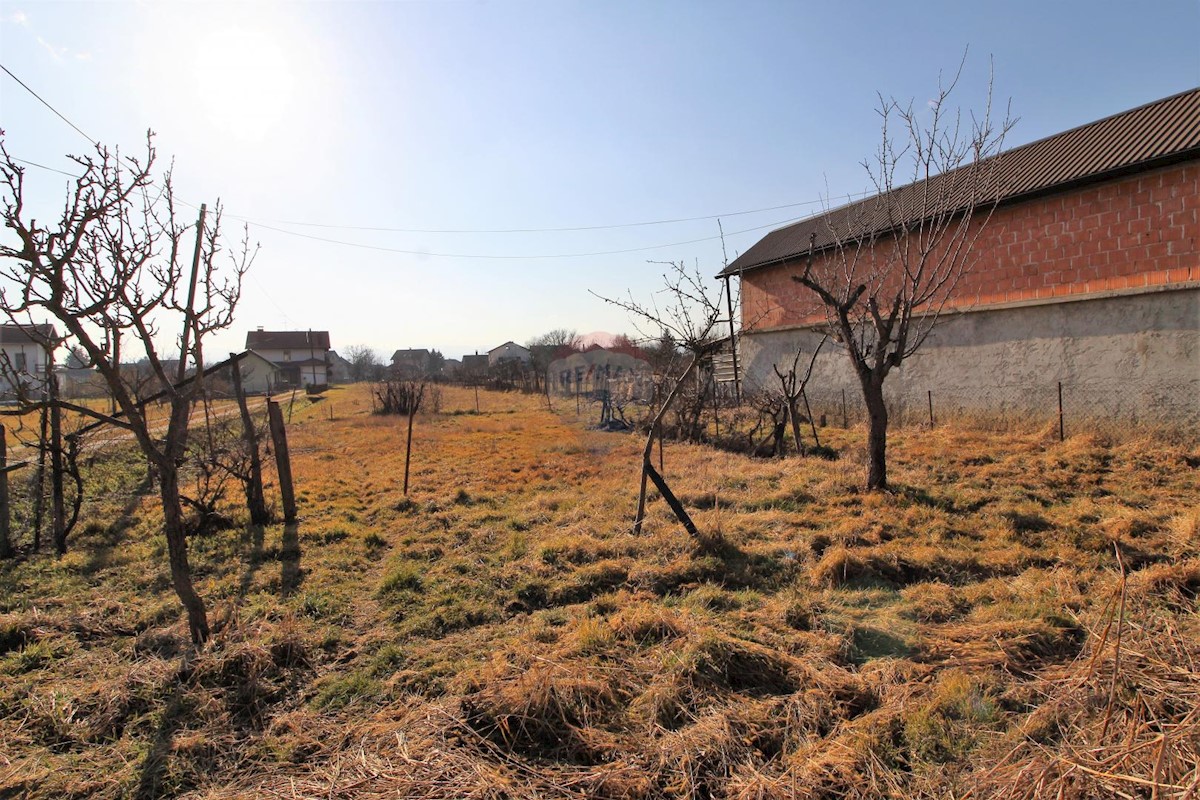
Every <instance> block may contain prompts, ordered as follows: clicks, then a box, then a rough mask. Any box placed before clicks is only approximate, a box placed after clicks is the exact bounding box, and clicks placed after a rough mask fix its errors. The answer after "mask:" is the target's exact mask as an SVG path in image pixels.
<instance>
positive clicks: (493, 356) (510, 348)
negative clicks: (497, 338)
mask: <svg viewBox="0 0 1200 800" xmlns="http://www.w3.org/2000/svg"><path fill="white" fill-rule="evenodd" d="M532 360H533V354H532V353H530V352H529V348H528V347H522V346H521V345H519V344H517V343H516V342H505V343H504V344H502V345H500V346H499V347H493V348H492V349H491V350H488V366H489V367H494V366H496V365H497V364H499V363H500V362H501V361H519V362H521V363H522V364H528V363H529V362H530V361H532Z"/></svg>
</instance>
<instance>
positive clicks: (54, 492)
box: [46, 372, 67, 556]
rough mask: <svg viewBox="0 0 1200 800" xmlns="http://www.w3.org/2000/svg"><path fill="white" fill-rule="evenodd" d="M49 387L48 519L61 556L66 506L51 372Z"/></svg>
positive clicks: (59, 414) (64, 544)
mask: <svg viewBox="0 0 1200 800" xmlns="http://www.w3.org/2000/svg"><path fill="white" fill-rule="evenodd" d="M46 383H47V386H48V387H49V389H50V403H51V405H50V503H51V505H50V520H51V526H52V528H53V529H54V550H55V551H56V552H57V553H58V554H59V555H60V556H61V555H65V554H66V552H67V506H66V500H65V499H64V495H63V474H64V473H65V472H66V468H65V467H64V466H63V439H62V409H61V408H59V406H58V378H56V377H55V376H54V373H53V372H51V373H50V374H49V375H47V376H46Z"/></svg>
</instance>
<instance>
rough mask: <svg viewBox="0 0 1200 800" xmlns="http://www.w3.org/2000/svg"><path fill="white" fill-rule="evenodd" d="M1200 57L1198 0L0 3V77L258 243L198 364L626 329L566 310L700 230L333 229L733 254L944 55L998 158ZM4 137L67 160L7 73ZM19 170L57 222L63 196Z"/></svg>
mask: <svg viewBox="0 0 1200 800" xmlns="http://www.w3.org/2000/svg"><path fill="white" fill-rule="evenodd" d="M1198 41H1200V3H1198V2H1197V0H1155V2H1149V3H1130V2H1111V1H1109V0H1101V1H1100V2H1097V1H1096V0H1091V1H1089V2H1053V1H1052V0H1041V2H1024V1H1018V2H1004V3H970V2H962V0H958V2H915V1H914V2H908V3H903V4H900V3H893V2H839V3H829V2H821V3H806V2H696V1H691V2H683V1H680V2H654V1H653V0H649V1H648V0H638V1H637V2H610V1H609V0H605V2H591V3H582V2H550V1H549V0H546V1H545V2H403V3H401V2H392V3H383V2H380V3H350V2H338V3H335V2H326V3H292V2H289V3H281V4H272V3H261V2H252V3H237V4H219V3H188V4H184V3H155V2H138V3H133V2H109V3H98V2H89V3H49V2H23V1H22V0H3V2H0V62H2V63H3V64H4V65H5V66H6V67H8V68H9V69H10V70H12V71H13V72H14V73H15V74H16V75H17V76H19V77H20V78H21V79H22V80H24V81H25V82H26V83H27V84H29V86H30V87H31V88H33V89H34V90H35V91H37V92H38V93H39V94H41V95H42V97H44V98H45V99H46V100H47V101H49V102H50V103H51V104H52V105H53V106H55V107H56V108H57V109H58V110H59V111H60V112H62V113H63V114H64V115H65V116H66V117H68V118H69V119H70V120H71V121H72V122H73V123H75V124H76V125H78V126H79V127H80V128H82V129H83V130H84V131H85V132H86V133H87V134H88V135H89V136H91V137H93V138H96V139H98V140H100V141H102V142H104V143H107V144H118V145H121V146H122V148H125V149H130V148H135V147H137V145H138V142H139V140H140V138H141V137H142V136H143V135H144V132H145V130H146V129H147V128H153V129H154V130H155V131H156V132H157V134H158V138H157V144H158V148H159V151H160V154H161V155H162V156H164V157H168V158H169V157H174V158H175V161H176V182H177V189H178V192H179V194H180V195H181V197H183V198H184V199H186V200H188V201H189V202H193V203H196V204H198V203H199V202H201V201H205V202H208V203H209V204H210V205H211V204H212V202H213V201H215V200H216V199H217V198H218V197H219V198H220V199H221V200H222V201H223V202H224V203H225V206H226V209H227V212H228V214H229V217H228V218H227V221H229V222H234V221H235V220H234V217H238V218H244V219H246V220H250V221H251V222H252V223H256V224H252V227H251V236H252V237H253V238H254V239H255V240H257V241H259V242H260V243H261V245H262V251H261V253H260V255H259V258H258V261H257V262H256V264H255V266H254V269H253V271H252V275H251V277H250V278H249V280H248V281H247V283H246V285H245V291H244V296H243V301H242V304H241V307H240V310H239V313H238V315H237V320H238V324H237V327H236V329H235V331H234V332H232V333H230V334H228V335H226V336H224V337H222V338H221V339H219V340H217V341H216V342H214V343H213V345H212V349H210V350H209V352H210V353H213V352H217V353H220V352H225V351H227V350H229V349H240V347H241V346H242V344H243V343H244V337H245V332H246V331H247V330H249V329H252V328H253V327H256V326H259V325H261V326H264V327H266V328H268V329H287V328H296V329H305V328H313V329H321V330H329V331H330V335H331V337H332V340H333V344H334V347H335V348H341V349H343V350H344V349H345V348H346V346H348V345H351V344H367V345H370V346H372V347H375V348H376V349H378V350H379V351H380V352H381V354H382V355H384V356H385V357H386V356H389V355H390V353H391V351H392V350H394V349H396V348H407V347H437V348H440V349H441V350H442V351H443V352H444V353H446V355H448V356H459V355H461V354H462V353H464V352H473V351H475V350H476V349H479V350H486V349H488V348H490V347H493V346H495V345H497V344H500V343H502V342H504V341H505V340H508V339H512V340H515V341H518V342H523V341H525V340H526V339H528V338H530V337H532V336H535V335H537V334H539V333H542V332H544V331H546V330H549V329H551V328H559V327H562V328H573V329H576V330H578V331H579V332H581V333H586V332H589V331H594V330H607V331H612V332H620V331H631V327H630V325H629V323H628V320H627V318H626V316H625V315H624V314H623V313H622V312H620V311H618V310H615V309H612V308H610V307H606V306H605V305H604V304H603V303H602V302H601V301H599V300H597V299H596V298H595V297H593V296H592V295H591V294H589V290H593V291H595V292H597V293H600V294H603V295H610V296H613V295H622V294H624V293H626V292H627V291H631V292H632V293H633V294H634V296H636V297H639V298H648V297H649V296H650V295H651V293H652V292H654V291H655V289H656V288H658V287H659V286H660V285H661V278H660V275H661V271H662V270H661V268H660V267H658V266H656V265H654V264H650V263H647V262H648V261H649V260H676V261H678V260H682V261H686V262H687V263H688V264H689V265H692V264H698V265H699V266H700V268H701V270H702V271H703V272H704V274H706V275H711V274H715V273H716V272H717V271H718V270H719V269H720V268H721V247H720V243H719V242H717V241H715V240H714V239H713V238H712V237H715V236H716V234H717V222H716V220H715V219H707V220H699V221H693V222H686V223H672V224H658V225H644V226H637V227H624V228H610V229H604V230H589V231H576V232H562V231H560V232H545V231H542V232H531V233H507V234H496V233H492V234H488V233H463V232H459V233H411V232H409V233H405V232H388V231H364V230H354V229H352V227H355V226H356V227H374V228H401V229H407V230H414V229H419V230H427V231H435V230H437V231H444V230H455V231H484V230H489V231H490V230H506V229H517V228H519V229H529V228H538V229H545V228H564V227H585V226H605V225H621V224H625V223H638V222H649V221H659V220H672V219H678V218H682V217H700V216H709V215H718V214H723V215H727V216H724V217H723V220H722V221H723V224H724V228H725V231H726V233H727V234H728V235H727V237H726V244H727V247H728V249H729V253H730V257H731V258H732V257H733V255H734V254H736V253H737V252H739V251H742V250H745V249H746V248H748V247H749V246H750V245H751V244H753V243H754V242H755V241H756V240H757V239H758V238H759V237H760V236H762V235H763V234H764V233H765V232H766V231H767V230H769V229H770V228H771V227H776V226H777V225H778V224H781V223H783V222H784V221H788V220H791V219H794V218H797V217H801V216H805V215H807V214H809V213H811V212H812V211H814V210H816V209H818V208H819V206H818V205H809V206H795V207H792V208H785V209H778V210H774V211H762V212H759V213H753V214H741V215H733V214H732V212H740V211H746V210H752V209H764V208H768V207H773V206H783V205H788V204H796V203H805V202H814V201H819V200H820V198H821V197H822V196H824V195H826V194H829V195H832V196H833V198H834V199H833V200H832V202H835V203H836V202H837V200H836V198H837V196H838V195H842V196H844V195H845V194H847V193H851V192H860V191H862V190H863V189H865V188H866V186H867V179H866V176H865V173H864V171H863V169H862V167H861V162H862V160H863V159H864V158H868V157H869V156H870V155H871V153H872V152H873V151H874V149H875V147H876V146H877V144H878V137H879V130H878V122H877V118H876V115H875V108H876V106H877V98H876V95H877V93H878V92H882V93H884V94H885V95H895V96H897V97H899V98H912V99H913V100H914V101H915V102H916V103H918V104H920V103H923V102H924V101H925V99H927V98H928V97H930V96H931V95H932V94H933V92H934V91H935V89H936V86H937V80H938V73H939V71H940V70H950V71H953V69H954V68H955V67H956V66H957V64H958V62H959V60H960V58H961V56H962V53H963V50H964V48H966V47H968V46H969V47H970V53H969V55H968V58H967V63H966V68H965V74H964V80H963V84H962V86H961V91H960V92H959V93H958V94H957V95H956V100H957V101H958V103H959V104H961V105H963V106H964V107H976V106H978V105H979V104H980V103H982V100H983V96H984V94H983V89H984V87H985V85H986V81H987V74H988V69H989V58H990V59H991V60H992V62H993V63H994V68H995V76H996V77H995V94H996V95H997V97H998V98H999V99H1000V100H1001V101H1002V102H1003V101H1008V100H1009V99H1011V105H1012V111H1013V114H1014V115H1015V116H1017V117H1019V118H1020V121H1019V123H1018V124H1017V126H1016V127H1015V129H1014V131H1013V133H1012V134H1011V135H1010V137H1009V140H1008V143H1009V144H1010V145H1015V144H1020V143H1023V142H1027V141H1032V140H1034V139H1038V138H1041V137H1043V136H1047V135H1050V134H1053V133H1056V132H1059V131H1061V130H1064V129H1066V128H1069V127H1073V126H1075V125H1080V124H1083V123H1086V122H1090V121H1092V120H1094V119H1098V118H1101V117H1104V116H1108V115H1109V114H1113V113H1116V112H1119V111H1122V110H1125V109H1128V108H1131V107H1134V106H1137V105H1141V104H1142V103H1146V102H1149V101H1151V100H1155V99H1158V98H1160V97H1165V96H1167V95H1169V94H1173V93H1175V92H1179V91H1182V90H1184V89H1187V88H1190V87H1193V86H1196V85H1198V84H1200V47H1198V46H1197V42H1198ZM0 127H2V128H3V129H4V130H5V131H6V141H7V144H8V147H9V150H10V152H12V153H13V154H14V155H15V156H17V157H20V158H25V159H28V160H30V161H35V162H38V163H40V164H44V165H47V166H52V167H56V168H60V169H66V168H68V167H69V163H68V162H66V160H65V159H64V154H65V153H69V152H81V151H83V150H85V149H86V148H87V147H88V145H87V142H86V141H85V140H84V139H83V138H82V137H81V136H80V135H79V134H78V133H76V132H75V131H74V130H72V129H71V128H70V127H68V125H67V124H66V123H64V122H63V121H62V120H61V119H59V118H58V117H56V116H55V115H54V114H52V113H51V112H50V111H48V110H47V109H46V108H45V107H44V106H42V105H41V104H40V103H38V102H37V101H36V100H34V99H33V98H32V97H30V96H29V95H28V94H27V93H26V91H25V90H24V89H22V88H21V87H20V86H19V85H17V84H16V83H15V82H14V81H13V80H12V79H10V78H9V77H8V76H7V75H3V74H0ZM29 180H30V182H32V183H36V184H38V187H39V188H38V193H37V196H36V197H37V199H38V201H39V202H42V203H46V204H47V205H46V206H45V208H47V209H49V210H53V208H54V205H53V204H54V203H56V202H58V201H59V200H60V198H61V195H62V192H63V190H64V189H65V185H66V181H67V179H66V178H65V177H63V176H61V175H57V174H55V173H52V172H45V171H42V170H37V169H31V170H30V175H29ZM295 223H307V225H300V224H295ZM263 225H269V226H271V227H272V228H278V229H281V230H286V231H291V232H292V233H291V234H288V233H282V232H277V231H275V230H271V229H270V228H267V227H263ZM315 225H328V226H351V227H315ZM748 229H757V230H748ZM743 231H744V232H743ZM295 234H305V235H307V236H315V237H320V238H323V239H333V240H337V241H338V242H344V243H353V244H357V245H365V246H369V247H373V248H384V249H368V247H356V246H352V244H335V243H330V242H324V241H318V240H316V239H306V238H303V237H301V236H298V235H295ZM0 235H2V234H0ZM692 240H707V241H697V242H693V241H692ZM685 242H686V243H685ZM657 245H672V246H665V247H655V246H657ZM635 248H638V251H637V252H626V253H614V254H609V255H595V256H587V257H576V258H560V257H544V258H533V257H535V256H559V255H562V254H578V253H597V252H609V251H618V250H632V249H635ZM649 248H653V249H649ZM389 250H391V251H410V252H408V253H404V252H389ZM441 254H458V255H465V256H470V257H445V256H444V255H441ZM480 256H517V257H518V258H481V257H480Z"/></svg>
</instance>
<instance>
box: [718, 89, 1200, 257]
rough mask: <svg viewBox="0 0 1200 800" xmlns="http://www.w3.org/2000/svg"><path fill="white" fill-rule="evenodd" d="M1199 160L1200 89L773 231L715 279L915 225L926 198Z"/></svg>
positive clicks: (1032, 188) (1069, 183) (1036, 189)
mask: <svg viewBox="0 0 1200 800" xmlns="http://www.w3.org/2000/svg"><path fill="white" fill-rule="evenodd" d="M1197 157H1200V88H1196V89H1190V90H1188V91H1186V92H1181V93H1180V94H1177V95H1173V96H1171V97H1167V98H1164V99H1162V100H1157V101H1155V102H1153V103H1148V104H1146V105H1144V106H1140V107H1138V108H1135V109H1132V110H1130V111H1125V112H1122V113H1120V114H1114V115H1113V116H1111V117H1106V118H1105V119H1102V120H1097V121H1096V122H1092V123H1089V124H1087V125H1083V126H1082V127H1079V128H1073V129H1072V130H1069V131H1065V132H1063V133H1059V134H1056V135H1054V136H1049V137H1047V138H1045V139H1040V140H1038V141H1036V142H1031V143H1030V144H1026V145H1022V146H1021V147H1016V148H1013V149H1012V150H1008V151H1006V152H1004V153H1001V154H1000V155H998V156H993V157H992V158H990V159H986V160H984V161H982V162H980V163H979V164H977V165H967V166H963V167H960V168H958V169H955V170H951V171H949V172H945V173H943V174H941V175H936V176H934V177H933V178H930V179H929V180H928V181H918V182H916V183H912V184H908V185H907V186H902V187H900V188H898V189H895V190H893V191H892V192H890V193H888V194H886V195H876V196H874V197H869V198H867V199H866V200H861V201H859V202H857V203H851V204H850V205H846V206H842V207H840V208H836V209H833V210H832V211H829V212H826V213H823V214H819V215H817V216H815V217H811V218H809V219H806V220H802V221H800V222H796V223H793V224H791V225H788V226H787V227H785V228H779V229H778V230H774V231H771V232H770V233H768V234H767V235H766V236H764V237H763V238H762V239H761V240H759V242H758V243H757V244H755V245H754V246H753V247H751V248H750V249H749V250H747V251H746V252H745V253H743V254H742V255H740V256H739V257H738V258H736V259H735V260H734V261H733V263H731V264H730V265H729V266H728V267H726V268H725V269H724V270H722V272H721V275H735V274H737V273H739V272H745V271H746V270H751V269H756V268H758V267H764V266H768V265H770V264H777V263H780V262H782V261H787V260H790V259H792V258H796V257H798V256H801V255H803V254H804V253H807V252H808V249H809V242H810V240H811V241H812V243H813V246H814V248H815V249H816V250H822V249H824V248H827V247H831V246H833V245H834V244H836V241H837V238H839V237H840V238H841V239H842V240H843V241H845V240H846V239H854V238H857V237H862V236H867V235H871V234H879V233H885V232H887V231H890V230H894V229H896V228H897V227H899V225H901V224H904V223H914V222H917V221H918V219H917V218H918V216H919V214H918V212H917V209H930V208H931V204H930V203H928V202H922V200H921V198H922V197H923V196H925V194H926V193H927V192H928V193H929V195H930V196H932V197H933V198H936V200H935V202H934V203H933V204H932V208H933V209H934V210H936V209H939V208H947V209H951V210H955V209H961V208H964V207H966V206H967V205H968V203H967V202H966V201H967V200H968V199H969V193H970V192H971V191H972V187H977V186H978V185H979V184H980V183H982V184H984V189H985V190H986V191H987V192H988V200H989V202H990V199H991V198H992V197H998V198H999V201H1000V202H1001V203H1013V202H1018V201H1020V200H1026V199H1029V198H1031V197H1036V196H1038V195H1044V194H1050V193H1053V192H1059V191H1065V190H1067V189H1071V188H1074V187H1076V186H1081V185H1085V184H1088V183H1095V182H1097V181H1101V180H1107V179H1109V178H1114V177H1119V176H1121V175H1126V174H1129V173H1133V172H1138V171H1143V170H1149V169H1154V168H1156V167H1160V166H1165V165H1167V164H1171V163H1174V162H1178V161H1184V160H1188V159H1192V158H1197ZM976 176H980V179H979V180H976ZM976 191H978V189H976ZM993 193H994V194H993ZM835 231H836V232H837V235H835V233H834V232H835ZM814 235H815V238H813V237H814Z"/></svg>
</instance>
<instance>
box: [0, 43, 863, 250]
mask: <svg viewBox="0 0 1200 800" xmlns="http://www.w3.org/2000/svg"><path fill="white" fill-rule="evenodd" d="M0 69H3V70H4V71H5V72H6V73H7V74H8V76H9V77H10V78H12V79H13V80H14V81H16V82H17V83H19V84H20V85H21V87H22V88H23V89H25V91H27V92H29V93H30V94H31V95H33V96H34V97H35V98H37V99H38V101H39V102H41V104H42V105H44V106H45V107H46V108H48V109H50V111H52V112H54V114H55V115H56V116H57V117H58V118H59V119H61V120H62V121H63V122H65V123H67V124H68V125H70V126H71V127H72V128H73V129H74V130H75V131H76V132H77V133H79V135H80V136H82V137H83V138H85V139H87V140H88V141H89V142H91V143H92V145H94V146H96V147H99V146H100V145H99V143H98V142H97V141H96V140H95V139H93V138H92V137H90V136H88V135H87V134H86V133H84V132H83V130H82V129H81V128H80V127H79V126H78V125H76V124H75V123H74V122H71V120H69V119H67V117H66V116H64V115H63V114H62V113H61V112H60V111H59V110H58V109H56V108H55V107H54V106H52V105H50V103H48V102H46V100H45V99H43V98H42V96H41V95H39V94H38V93H37V92H35V91H34V90H33V89H31V88H30V87H29V86H28V85H27V84H26V83H25V82H24V81H22V80H21V79H20V78H18V77H17V76H16V75H14V74H13V73H12V71H11V70H10V69H9V68H8V67H6V66H4V65H3V64H0ZM14 160H17V161H20V162H21V163H23V164H29V165H30V166H34V167H38V168H40V169H45V170H49V171H51V172H57V173H59V174H62V175H67V176H69V177H78V176H75V175H71V173H68V172H64V171H63V170H60V169H55V168H54V167H47V166H45V165H43V164H38V163H35V162H33V161H26V160H24V159H14ZM850 197H851V195H849V194H848V195H846V199H847V200H849V199H850ZM825 202H827V201H826V200H825V199H818V200H804V201H800V202H797V203H786V204H783V205H778V206H769V207H765V208H758V209H750V210H747V211H732V212H728V213H726V214H710V215H705V216H699V217H679V218H676V219H663V220H650V221H644V222H626V223H619V224H615V225H585V226H575V227H562V228H508V229H496V230H469V229H442V230H438V229H420V228H391V227H370V226H351V225H334V224H326V223H306V222H282V223H279V224H283V225H302V226H307V227H317V228H329V229H338V230H358V231H377V232H388V233H426V234H436V233H450V234H508V233H566V232H573V231H574V232H579V231H598V230H614V229H620V228H636V227H646V226H650V225H669V224H677V223H681V222H697V221H703V220H712V219H721V218H722V217H734V216H744V215H747V214H759V213H763V212H765V211H778V210H780V209H784V208H798V207H800V206H812V205H818V204H823V203H825ZM228 216H230V217H231V218H233V219H236V220H239V221H242V222H245V223H246V224H248V225H254V226H256V227H259V228H263V229H265V230H270V231H275V232H276V233H282V234H285V235H288V236H298V237H300V238H303V239H311V240H313V241H318V242H326V243H328V244H337V245H342V246H344V247H357V248H360V249H364V250H376V251H380V252H386V253H400V254H403V255H415V256H426V257H430V258H467V259H494V260H521V261H532V260H537V259H551V258H589V257H594V256H609V255H623V254H627V253H639V252H645V251H647V250H661V249H663V248H665V247H679V246H682V245H687V244H698V243H700V242H711V241H715V240H718V239H720V238H721V236H706V237H702V238H699V239H689V240H686V241H682V242H669V243H667V244H659V245H649V246H646V247H632V248H625V249H620V250H601V251H595V252H590V253H560V254H549V255H517V256H506V255H484V254H467V253H431V252H425V251H421V250H404V249H400V248H394V247H381V246H378V245H368V244H361V243H359V242H346V241H342V240H339V239H329V238H326V237H323V236H313V235H311V234H305V233H300V232H298V231H289V230H285V229H283V228H277V227H274V226H272V225H267V224H265V223H262V222H258V221H256V220H254V219H251V218H248V217H240V216H237V215H235V214H229V215H228ZM801 219H804V218H803V217H793V218H791V219H787V220H783V221H781V222H775V223H771V224H768V225H759V226H756V227H753V228H745V229H743V230H740V231H733V232H731V233H729V234H727V235H729V236H736V235H738V234H742V233H750V232H752V231H760V230H764V229H766V228H774V227H776V226H779V225H786V224H788V223H791V222H797V221H799V220H801Z"/></svg>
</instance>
